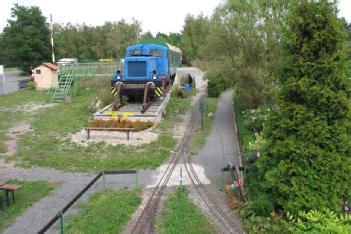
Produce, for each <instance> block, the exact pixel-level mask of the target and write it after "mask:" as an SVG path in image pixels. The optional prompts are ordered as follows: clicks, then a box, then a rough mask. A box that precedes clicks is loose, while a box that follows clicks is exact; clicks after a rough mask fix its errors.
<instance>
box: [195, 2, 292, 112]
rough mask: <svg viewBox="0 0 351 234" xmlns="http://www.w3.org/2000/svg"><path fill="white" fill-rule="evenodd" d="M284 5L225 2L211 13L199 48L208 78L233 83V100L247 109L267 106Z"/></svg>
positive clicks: (270, 96) (279, 39)
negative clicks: (204, 39)
mask: <svg viewBox="0 0 351 234" xmlns="http://www.w3.org/2000/svg"><path fill="white" fill-rule="evenodd" d="M288 3H289V1H286V0H280V1H277V0H250V1H247V0H228V1H226V2H225V3H224V4H222V5H221V6H219V7H218V8H217V9H216V10H215V12H214V14H213V16H212V18H211V21H210V26H209V33H208V36H207V38H206V43H205V44H204V45H203V46H202V47H201V48H200V57H201V58H202V61H203V62H204V67H205V68H206V70H207V74H208V76H209V77H210V78H211V77H224V78H226V79H227V80H229V81H231V83H235V87H236V94H237V97H238V98H239V99H241V103H243V104H245V105H246V106H248V107H250V108H257V107H259V106H261V105H262V104H263V103H267V102H268V103H270V102H271V98H272V92H273V90H274V88H275V87H276V81H275V78H274V77H273V71H274V69H275V67H276V66H277V65H278V64H279V63H280V61H279V60H280V51H281V48H280V42H281V34H282V33H281V29H282V25H283V24H284V17H285V14H286V9H287V8H288Z"/></svg>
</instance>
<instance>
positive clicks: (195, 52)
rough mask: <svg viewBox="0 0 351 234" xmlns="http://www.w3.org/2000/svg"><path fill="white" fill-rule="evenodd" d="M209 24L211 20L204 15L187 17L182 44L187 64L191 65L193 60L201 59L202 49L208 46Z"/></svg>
mask: <svg viewBox="0 0 351 234" xmlns="http://www.w3.org/2000/svg"><path fill="white" fill-rule="evenodd" d="M209 23H210V22H209V19H208V18H207V17H205V16H203V15H199V16H197V17H195V16H193V15H187V16H186V18H185V22H184V27H183V30H182V38H181V42H180V45H181V49H182V51H183V60H184V61H185V62H187V63H191V62H192V60H194V59H196V58H200V49H201V47H202V46H204V45H205V44H206V38H207V35H208V33H209Z"/></svg>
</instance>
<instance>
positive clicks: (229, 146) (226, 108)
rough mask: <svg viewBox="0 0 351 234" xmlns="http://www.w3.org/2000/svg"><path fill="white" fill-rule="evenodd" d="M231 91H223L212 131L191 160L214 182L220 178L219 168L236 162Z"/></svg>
mask: <svg viewBox="0 0 351 234" xmlns="http://www.w3.org/2000/svg"><path fill="white" fill-rule="evenodd" d="M234 125H235V124H234V108H233V104H232V91H226V92H224V93H223V94H222V95H221V97H220V99H219V101H218V104H217V111H216V113H215V118H214V121H213V124H212V131H211V133H210V135H209V137H208V138H207V141H206V144H205V145H204V147H203V148H202V149H201V151H200V152H199V153H198V155H197V156H196V157H194V158H193V162H194V163H196V164H199V165H202V166H203V167H204V168H205V174H206V176H207V177H208V178H209V179H210V181H211V183H212V184H214V183H216V182H217V181H218V179H220V170H221V168H222V167H224V166H225V165H228V163H229V162H231V163H232V164H233V165H234V163H238V157H237V156H238V152H239V146H238V139H237V136H236V134H235V132H234Z"/></svg>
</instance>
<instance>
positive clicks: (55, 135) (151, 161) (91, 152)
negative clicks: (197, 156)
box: [0, 89, 194, 172]
mask: <svg viewBox="0 0 351 234" xmlns="http://www.w3.org/2000/svg"><path fill="white" fill-rule="evenodd" d="M79 94H80V95H78V96H76V97H75V99H74V102H73V103H71V104H64V103H59V104H58V105H57V106H55V107H52V108H50V109H43V110H40V111H38V112H37V113H36V114H25V113H15V112H14V113H11V112H9V115H6V114H5V112H1V111H0V117H1V116H2V117H4V119H5V121H1V123H0V131H1V130H4V131H5V130H7V129H8V128H9V127H11V126H13V125H14V124H15V123H16V122H19V121H23V120H27V121H28V122H30V124H31V126H32V128H33V129H34V132H31V133H27V134H24V135H22V136H21V137H20V141H19V143H18V147H17V153H16V155H15V156H13V157H11V158H10V160H17V164H18V165H20V166H23V167H31V166H41V167H52V168H55V169H59V170H64V171H90V172H96V171H101V170H102V169H129V168H155V167H157V166H159V165H160V164H161V163H162V162H163V161H164V160H165V159H166V158H167V157H168V156H169V155H170V151H171V150H172V149H173V147H174V146H175V144H176V140H175V139H174V138H173V136H172V133H171V129H172V127H173V126H174V124H175V123H177V122H179V121H181V118H180V114H183V113H185V112H186V110H187V109H188V108H189V106H190V102H191V98H192V95H193V94H194V93H191V95H188V97H187V98H185V99H181V98H172V99H171V100H170V102H169V104H168V106H167V114H166V116H165V118H164V120H163V121H162V122H161V123H160V125H159V126H158V127H157V128H156V131H158V132H159V133H160V137H159V138H158V140H156V141H155V142H152V143H150V144H147V145H143V146H124V145H117V146H111V145H107V144H105V143H95V144H91V145H90V146H89V147H83V146H79V145H77V144H75V143H72V142H71V141H70V138H69V134H70V133H75V132H77V131H79V130H80V129H81V128H82V127H84V126H86V125H87V124H88V120H89V118H91V116H92V113H91V112H89V108H88V105H89V103H90V102H91V101H92V100H93V99H94V98H95V96H96V92H95V91H94V90H93V89H89V90H86V89H81V90H80V91H79ZM48 100H49V96H47V94H45V93H38V92H35V91H29V90H28V91H25V92H19V93H17V95H14V94H13V95H5V96H4V97H0V102H1V103H5V106H6V107H8V108H13V107H16V106H19V105H22V104H24V103H26V102H33V101H35V102H48ZM4 122H5V123H4ZM29 152H30V153H29Z"/></svg>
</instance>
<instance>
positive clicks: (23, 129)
mask: <svg viewBox="0 0 351 234" xmlns="http://www.w3.org/2000/svg"><path fill="white" fill-rule="evenodd" d="M31 131H33V129H32V128H31V127H30V124H28V123H26V122H20V123H18V124H16V125H15V126H13V127H12V128H10V129H9V130H8V131H7V133H6V134H5V135H6V136H8V137H9V140H8V141H5V145H6V147H7V152H6V153H2V154H0V156H4V157H10V156H13V155H15V154H16V151H17V141H18V137H19V136H20V135H22V134H25V133H27V132H31Z"/></svg>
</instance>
